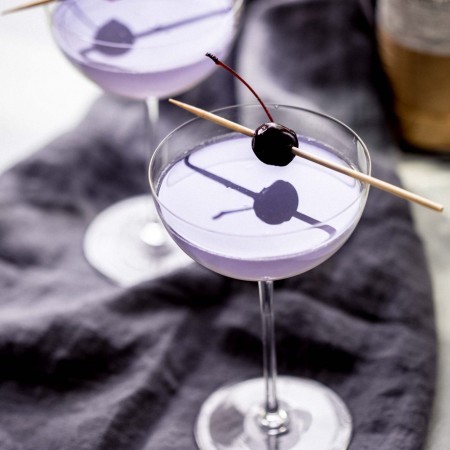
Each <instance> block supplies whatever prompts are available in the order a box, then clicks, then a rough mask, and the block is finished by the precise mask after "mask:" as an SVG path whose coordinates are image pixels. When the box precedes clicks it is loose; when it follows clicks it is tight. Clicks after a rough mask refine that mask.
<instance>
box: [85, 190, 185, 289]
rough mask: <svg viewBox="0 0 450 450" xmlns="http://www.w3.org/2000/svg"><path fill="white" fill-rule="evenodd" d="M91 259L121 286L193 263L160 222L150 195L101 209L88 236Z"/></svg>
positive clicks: (86, 246)
mask: <svg viewBox="0 0 450 450" xmlns="http://www.w3.org/2000/svg"><path fill="white" fill-rule="evenodd" d="M84 253H85V256H86V258H87V260H88V262H89V263H90V264H91V265H92V266H93V267H94V268H95V269H97V270H98V271H99V272H100V273H101V274H103V275H105V276H106V277H107V278H109V279H110V280H112V281H114V282H115V283H117V284H118V285H120V286H132V285H134V284H137V283H140V282H142V281H146V280H150V279H152V278H155V277H158V276H161V275H164V274H166V273H169V272H171V271H173V270H175V269H177V268H180V267H182V266H185V265H187V264H189V263H192V260H191V259H190V258H189V257H188V256H187V255H186V254H184V253H183V252H182V251H181V250H180V249H179V247H178V246H177V245H176V244H175V243H174V242H173V241H172V239H171V238H170V237H169V235H168V234H167V232H166V230H165V228H164V226H163V225H162V224H161V223H160V222H159V218H158V214H157V212H156V210H155V206H154V204H153V201H152V199H151V197H150V195H141V196H137V197H132V198H130V199H126V200H123V201H121V202H119V203H116V204H114V205H112V206H110V207H109V208H107V209H106V210H104V211H103V212H101V213H100V214H99V215H98V216H97V217H96V218H95V219H94V220H93V222H92V223H91V224H90V225H89V227H88V229H87V231H86V235H85V237H84Z"/></svg>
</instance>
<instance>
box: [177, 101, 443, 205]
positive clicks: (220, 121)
mask: <svg viewBox="0 0 450 450" xmlns="http://www.w3.org/2000/svg"><path fill="white" fill-rule="evenodd" d="M169 102H170V103H173V104H174V105H176V106H178V107H180V108H183V109H185V110H186V111H189V112H190V113H192V114H195V115H196V116H198V117H201V118H202V119H206V120H209V121H211V122H214V123H216V124H217V125H221V126H223V127H226V128H229V129H230V130H233V131H236V132H238V133H242V134H245V135H246V136H250V137H253V136H254V134H255V132H254V130H252V129H250V128H247V127H244V126H243V125H240V124H238V123H236V122H232V121H231V120H228V119H225V118H223V117H220V116H218V115H216V114H213V113H211V112H208V111H205V110H204V109H201V108H197V107H196V106H192V105H189V104H187V103H183V102H180V101H178V100H174V99H169ZM292 153H294V155H296V156H300V157H301V158H305V159H307V160H308V161H312V162H314V163H316V164H320V165H321V166H324V167H327V168H328V169H331V170H335V171H336V172H339V173H342V174H344V175H348V176H349V177H352V178H355V179H356V180H359V181H363V182H365V183H368V184H370V185H371V186H374V187H376V188H378V189H382V190H383V191H386V192H389V193H390V194H393V195H396V196H397V197H401V198H403V199H405V200H409V201H412V202H414V203H417V204H419V205H421V206H425V207H426V208H430V209H432V210H434V211H437V212H442V211H443V210H444V207H443V205H441V204H439V203H436V202H433V201H431V200H428V199H426V198H424V197H421V196H420V195H417V194H414V193H412V192H410V191H407V190H406V189H403V188H400V187H398V186H395V185H393V184H390V183H387V182H386V181H383V180H380V179H378V178H375V177H372V176H370V175H366V174H364V173H361V172H358V171H357V170H354V169H351V168H350V167H345V166H341V165H339V164H336V163H333V162H330V161H328V160H326V159H323V158H320V157H318V156H315V155H313V154H311V153H309V152H305V151H304V150H301V149H299V148H297V147H292Z"/></svg>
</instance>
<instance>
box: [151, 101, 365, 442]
mask: <svg viewBox="0 0 450 450" xmlns="http://www.w3.org/2000/svg"><path fill="white" fill-rule="evenodd" d="M269 109H270V111H271V113H272V115H273V117H274V120H275V121H276V122H278V123H281V124H283V125H285V126H287V127H289V128H291V129H293V130H295V131H296V132H297V133H298V138H299V147H300V148H302V149H304V150H309V151H310V152H312V153H315V154H317V155H319V156H322V157H323V158H327V159H330V160H332V161H334V162H337V163H339V164H342V165H344V166H349V167H352V168H354V169H356V170H359V171H361V172H363V173H365V174H369V173H370V166H371V163H370V157H369V153H368V151H367V148H366V146H365V145H364V143H363V142H362V141H361V139H360V138H359V137H358V136H357V135H356V134H355V133H354V132H353V131H352V130H351V129H350V128H348V127H347V126H346V125H344V124H343V123H341V122H339V121H337V120H335V119H333V118H331V117H328V116H326V115H323V114H320V113H317V112H313V111H309V110H306V109H302V108H297V107H291V106H280V105H270V106H269ZM216 113H217V114H218V115H220V116H223V117H225V118H227V119H230V120H234V121H236V122H239V123H241V124H242V125H244V126H247V127H249V128H251V129H256V128H257V127H258V126H259V125H261V124H262V123H264V122H266V121H267V118H266V117H265V114H264V111H263V110H262V108H261V107H260V106H259V105H246V106H233V107H228V108H224V109H221V110H218V111H217V112H216ZM149 178H150V186H151V191H152V194H153V199H154V201H155V203H156V207H157V211H158V213H159V215H160V217H161V219H162V221H163V223H164V225H165V226H166V228H167V230H168V232H169V234H170V235H171V237H172V238H173V239H174V241H175V242H176V243H177V244H178V245H179V246H180V248H182V249H183V250H184V251H185V252H186V253H187V254H188V255H189V256H190V257H191V258H192V259H194V260H195V261H197V262H199V263H200V264H202V265H203V266H205V267H207V268H209V269H211V270H213V271H215V272H217V273H220V274H223V275H226V276H229V277H232V278H236V279H241V280H247V281H256V282H258V284H259V295H260V309H261V318H262V341H263V376H262V377H261V378H257V379H250V380H246V381H242V382H238V383H237V384H232V385H227V386H225V387H223V388H221V389H219V390H218V391H216V392H214V393H212V394H211V395H210V397H209V398H208V399H207V400H206V402H205V403H204V404H203V406H202V408H201V410H200V412H199V415H198V419H197V422H196V428H195V439H196V442H197V445H198V447H199V448H200V449H202V450H204V449H221V450H225V449H237V448H239V449H253V450H256V449H258V450H261V449H278V450H283V449H302V450H343V449H345V448H347V446H348V444H349V442H350V438H351V428H352V421H351V416H350V414H349V411H348V409H347V407H346V406H345V404H344V402H343V401H342V400H341V399H340V398H339V397H338V395H336V394H335V393H334V392H333V391H332V390H331V389H329V388H328V387H326V386H324V385H322V384H320V383H318V382H316V381H312V380H307V379H302V378H296V377H293V376H282V377H278V378H277V368H276V353H275V340H274V314H273V308H272V299H273V282H274V280H277V279H283V278H288V277H292V276H294V275H298V274H301V273H303V272H305V271H307V270H309V269H312V268H313V267H316V266H317V265H319V264H321V263H322V262H323V261H325V260H327V259H328V258H329V257H331V256H332V255H333V254H334V253H335V252H336V251H337V250H338V249H339V248H340V247H341V246H342V245H343V244H344V242H345V241H346V240H347V239H348V238H349V237H350V235H351V233H352V231H353V230H354V229H355V227H356V224H357V222H358V221H359V219H360V217H361V214H362V211H363V209H364V205H365V202H366V198H367V194H368V190H369V189H368V185H366V184H365V183H361V182H359V181H357V180H354V179H353V178H349V177H347V176H345V175H341V174H339V173H337V172H335V171H332V170H329V169H326V168H323V167H322V166H319V165H317V164H314V163H312V162H309V161H307V160H305V159H301V158H298V157H297V158H295V159H294V161H293V162H291V163H290V164H289V165H288V166H286V167H275V166H269V165H266V164H263V163H262V162H260V161H259V160H258V159H257V158H256V157H255V155H254V154H253V151H252V149H251V138H249V137H246V136H242V135H239V134H237V133H234V132H230V131H229V130H228V129H225V128H223V127H221V126H219V125H216V124H214V123H211V122H208V121H205V120H203V119H198V118H197V119H193V120H191V121H189V122H187V123H185V124H183V125H181V126H180V127H179V128H177V129H176V130H174V131H173V132H172V133H170V134H169V135H168V136H167V137H166V138H165V139H164V140H163V141H162V142H161V144H160V145H159V146H158V148H157V149H156V151H155V153H154V154H153V156H152V159H151V162H150V166H149ZM318 326H320V324H318Z"/></svg>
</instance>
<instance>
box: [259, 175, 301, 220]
mask: <svg viewBox="0 0 450 450" xmlns="http://www.w3.org/2000/svg"><path fill="white" fill-rule="evenodd" d="M297 208H298V194H297V191H296V190H295V188H294V186H292V184H291V183H288V182H287V181H283V180H277V181H275V183H273V184H271V185H270V186H269V187H267V188H264V189H263V190H262V191H261V192H260V193H259V194H258V195H257V196H256V197H255V201H254V203H253V210H254V211H255V214H256V216H257V217H258V218H259V219H261V220H262V221H263V222H265V223H267V224H270V225H279V224H280V223H283V222H287V221H289V220H291V219H292V217H293V216H294V214H295V213H296V212H297Z"/></svg>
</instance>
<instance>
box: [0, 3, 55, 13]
mask: <svg viewBox="0 0 450 450" xmlns="http://www.w3.org/2000/svg"><path fill="white" fill-rule="evenodd" d="M54 1H56V0H34V1H32V2H28V3H24V4H23V5H19V6H15V7H14V8H10V9H6V10H5V11H2V15H6V14H11V13H14V12H18V11H23V10H24V9H29V8H34V7H35V6H41V5H45V4H47V3H53V2H54Z"/></svg>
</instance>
